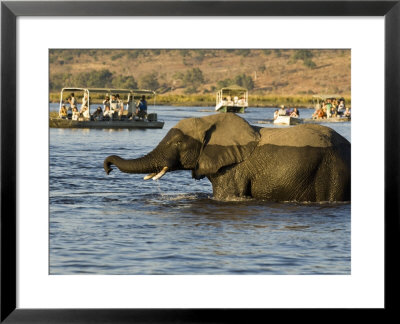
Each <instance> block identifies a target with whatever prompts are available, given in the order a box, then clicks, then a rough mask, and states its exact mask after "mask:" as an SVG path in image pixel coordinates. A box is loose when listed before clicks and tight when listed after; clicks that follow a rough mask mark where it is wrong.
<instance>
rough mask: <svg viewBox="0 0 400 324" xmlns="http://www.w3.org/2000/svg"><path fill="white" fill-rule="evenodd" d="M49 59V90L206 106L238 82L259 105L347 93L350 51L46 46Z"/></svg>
mask: <svg viewBox="0 0 400 324" xmlns="http://www.w3.org/2000/svg"><path fill="white" fill-rule="evenodd" d="M49 61H50V91H51V92H59V91H60V89H61V88H62V87H66V86H74V87H121V88H135V87H140V88H151V89H153V90H156V91H157V93H158V94H159V95H161V97H160V96H159V99H160V100H161V101H163V100H164V101H165V102H169V101H170V100H176V99H178V98H181V101H185V100H186V99H183V97H185V98H191V99H190V100H189V99H187V100H189V101H193V100H194V101H199V102H200V103H201V102H202V103H203V104H205V103H206V102H207V104H208V102H211V103H213V100H214V93H215V91H216V90H218V89H219V88H221V87H222V86H226V85H229V84H239V85H243V86H245V87H247V88H248V89H249V93H250V96H251V97H250V99H252V98H253V99H254V100H255V101H257V100H258V101H257V102H260V103H261V105H262V103H263V102H267V101H268V102H271V101H274V100H279V101H282V100H286V99H287V100H289V101H291V100H292V101H293V100H294V101H296V100H297V101H308V100H309V99H310V97H311V96H312V94H317V93H338V94H340V95H342V96H344V97H346V98H349V97H350V93H351V65H350V64H351V52H350V50H291V49H281V50H278V49H257V50H248V49H237V50H233V49H225V50H222V49H219V50H209V49H204V50H165V49H161V50H157V49H155V50H108V49H106V50H101V49H97V50H93V49H90V50H86V49H79V50H69V49H68V50H50V57H49ZM163 97H164V99H163ZM168 98H169V99H168ZM194 98H195V99H194ZM256 98H258V99H257V100H256ZM271 98H275V99H273V100H272V99H271ZM277 98H278V99H277ZM285 98H286V99H285ZM157 101H159V100H157Z"/></svg>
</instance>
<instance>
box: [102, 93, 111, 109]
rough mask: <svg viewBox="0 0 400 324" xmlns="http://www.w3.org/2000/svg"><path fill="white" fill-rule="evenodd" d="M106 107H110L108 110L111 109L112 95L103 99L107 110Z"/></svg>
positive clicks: (104, 107)
mask: <svg viewBox="0 0 400 324" xmlns="http://www.w3.org/2000/svg"><path fill="white" fill-rule="evenodd" d="M106 107H108V110H110V97H109V96H106V98H105V99H104V100H103V109H104V110H106Z"/></svg>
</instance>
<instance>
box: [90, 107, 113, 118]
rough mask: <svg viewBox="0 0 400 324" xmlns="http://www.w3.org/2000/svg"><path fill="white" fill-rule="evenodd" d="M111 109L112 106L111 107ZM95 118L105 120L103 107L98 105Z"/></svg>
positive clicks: (94, 114)
mask: <svg viewBox="0 0 400 324" xmlns="http://www.w3.org/2000/svg"><path fill="white" fill-rule="evenodd" d="M109 109H110V108H109ZM92 116H93V120H103V111H102V110H101V107H100V106H99V107H97V109H96V111H95V112H94V113H93V115H92Z"/></svg>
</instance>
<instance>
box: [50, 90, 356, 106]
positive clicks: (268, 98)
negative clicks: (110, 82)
mask: <svg viewBox="0 0 400 324" xmlns="http://www.w3.org/2000/svg"><path fill="white" fill-rule="evenodd" d="M103 99H104V98H103V96H96V94H94V95H91V103H96V104H97V103H98V104H101V103H102V101H103ZM344 99H345V100H346V104H347V105H348V106H351V98H350V97H347V96H345V97H344ZM49 100H50V103H57V102H59V101H60V94H59V93H55V92H52V93H50V95H49ZM79 100H80V98H79V96H78V101H79ZM156 103H157V105H164V106H185V107H214V106H215V94H193V95H169V94H161V95H157V97H156ZM280 105H285V106H290V107H298V108H312V107H313V106H314V104H313V98H312V95H297V96H279V95H263V96H262V95H251V94H249V106H251V107H259V108H264V107H265V108H272V107H279V106H280Z"/></svg>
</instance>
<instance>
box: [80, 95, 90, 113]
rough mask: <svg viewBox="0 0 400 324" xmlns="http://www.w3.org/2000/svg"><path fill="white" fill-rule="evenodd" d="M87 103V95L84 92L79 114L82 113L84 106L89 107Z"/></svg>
mask: <svg viewBox="0 0 400 324" xmlns="http://www.w3.org/2000/svg"><path fill="white" fill-rule="evenodd" d="M88 103H89V100H88V95H87V93H85V94H84V95H83V98H82V106H81V114H82V113H83V111H84V109H85V107H86V108H89V107H88Z"/></svg>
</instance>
